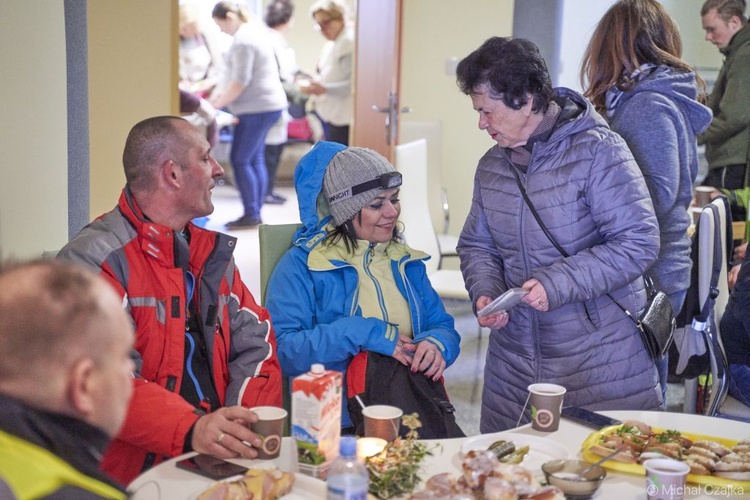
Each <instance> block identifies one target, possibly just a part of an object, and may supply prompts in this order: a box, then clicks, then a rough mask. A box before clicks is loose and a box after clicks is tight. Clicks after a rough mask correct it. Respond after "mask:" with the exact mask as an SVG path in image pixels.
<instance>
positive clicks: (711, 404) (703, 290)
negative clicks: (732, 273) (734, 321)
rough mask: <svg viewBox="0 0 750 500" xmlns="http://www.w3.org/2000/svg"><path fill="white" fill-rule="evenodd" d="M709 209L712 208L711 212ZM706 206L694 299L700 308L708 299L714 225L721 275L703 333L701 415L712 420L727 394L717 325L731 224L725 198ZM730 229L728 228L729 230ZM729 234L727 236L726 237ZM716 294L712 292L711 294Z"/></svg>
mask: <svg viewBox="0 0 750 500" xmlns="http://www.w3.org/2000/svg"><path fill="white" fill-rule="evenodd" d="M709 205H713V207H715V209H714V208H712V207H711V206H709ZM709 205H707V206H706V207H704V208H703V210H702V212H701V216H700V223H699V226H698V227H699V229H698V234H697V237H698V299H699V301H700V303H701V304H703V303H704V302H705V301H706V299H707V298H708V296H709V294H710V293H711V292H712V290H711V274H712V269H713V266H714V258H715V257H716V256H715V255H714V248H715V246H716V241H715V235H716V231H715V228H716V226H717V225H718V226H719V231H718V234H719V235H720V238H721V240H720V241H719V244H718V246H716V248H717V249H718V250H719V252H720V253H721V255H720V256H719V257H718V258H720V259H721V272H720V274H719V283H718V286H717V289H718V295H716V300H715V303H714V313H713V321H712V322H711V327H710V328H709V329H707V330H706V331H704V335H705V336H706V343H707V347H708V351H709V354H710V356H709V357H710V359H711V381H712V382H711V395H710V398H709V400H708V404H705V405H704V408H703V413H704V414H706V415H709V416H715V415H716V414H717V413H718V411H719V408H720V407H721V404H722V402H723V401H724V398H725V397H726V394H727V389H728V385H727V384H728V382H727V370H728V365H727V358H726V354H725V353H724V346H723V345H722V342H721V331H720V329H719V323H720V322H721V317H722V316H723V315H724V310H725V309H726V307H727V302H728V301H729V285H728V283H727V279H726V276H727V258H726V256H727V244H731V237H730V238H729V239H730V241H727V229H728V228H727V225H728V224H729V223H730V222H731V221H729V220H727V214H728V213H729V204H728V201H727V199H726V198H725V197H723V196H722V197H718V198H715V199H714V200H713V201H712V202H711V203H710V204H709ZM729 227H731V226H729ZM729 234H731V233H729ZM714 293H716V290H714Z"/></svg>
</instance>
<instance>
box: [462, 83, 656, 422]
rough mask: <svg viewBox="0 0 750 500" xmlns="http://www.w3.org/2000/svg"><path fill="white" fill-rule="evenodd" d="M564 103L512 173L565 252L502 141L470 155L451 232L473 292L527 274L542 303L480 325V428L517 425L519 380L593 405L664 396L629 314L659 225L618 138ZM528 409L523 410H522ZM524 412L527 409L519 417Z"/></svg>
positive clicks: (644, 403)
mask: <svg viewBox="0 0 750 500" xmlns="http://www.w3.org/2000/svg"><path fill="white" fill-rule="evenodd" d="M556 93H557V96H558V97H557V101H558V102H559V103H560V104H561V105H562V111H561V113H560V117H559V118H558V121H557V123H556V124H555V126H554V128H553V130H552V132H551V134H550V136H549V138H547V139H546V140H543V141H537V142H536V143H534V145H533V150H532V154H531V163H530V164H529V166H528V169H527V171H526V173H522V172H519V175H520V176H521V179H522V182H523V184H524V186H525V189H526V191H527V193H528V196H529V198H530V199H531V201H532V203H533V204H534V206H535V208H536V210H537V212H538V213H539V216H540V218H541V219H542V220H543V221H544V223H545V226H546V227H547V228H548V229H549V231H550V233H551V234H552V235H553V236H554V238H555V239H556V240H557V242H558V243H559V244H560V246H562V247H563V248H564V249H565V250H566V252H567V253H568V254H569V255H570V257H563V256H562V255H561V254H560V252H558V250H557V249H556V248H555V247H554V246H553V244H552V243H551V242H550V240H549V238H547V236H546V235H545V234H544V232H543V231H542V229H541V228H540V226H539V224H538V223H537V222H536V220H535V219H534V217H533V216H532V214H531V211H530V209H529V207H528V206H527V204H526V203H525V201H524V199H523V197H522V195H521V192H520V190H519V187H518V185H517V183H516V180H515V177H514V175H513V173H512V171H511V169H512V168H515V167H514V166H512V164H511V163H510V160H509V158H508V155H507V153H506V151H505V150H504V149H502V148H500V147H499V146H497V145H495V146H494V147H492V148H491V149H490V150H489V151H487V153H486V154H485V155H484V156H483V157H482V158H481V159H480V160H479V165H478V166H477V171H476V174H475V178H474V195H473V199H472V205H471V211H470V213H469V216H468V218H467V219H466V223H465V225H464V227H463V230H462V232H461V235H460V237H459V242H458V247H457V248H458V254H459V256H460V259H461V271H462V272H463V275H464V280H465V281H466V286H467V289H468V290H469V294H470V296H471V298H472V301H476V300H477V298H478V297H480V296H482V295H486V296H488V297H496V296H497V295H500V294H501V293H502V292H504V291H505V290H507V289H508V288H511V287H518V286H521V285H523V283H524V282H526V281H527V280H529V279H531V278H536V279H537V280H539V282H540V283H541V284H542V285H543V286H544V289H545V291H546V292H547V298H548V301H549V311H547V312H538V311H536V310H535V309H532V308H530V307H528V306H526V305H525V304H520V305H518V306H515V307H514V308H513V309H511V310H510V312H509V322H508V324H507V325H506V326H505V327H504V328H502V329H499V330H492V332H491V333H490V344H489V347H488V351H487V363H486V365H485V372H484V389H483V394H482V416H481V421H480V430H481V432H482V433H488V432H496V431H501V430H504V429H508V428H511V427H515V425H516V422H517V421H518V420H519V417H520V415H521V412H522V409H523V407H524V402H525V401H526V397H527V395H528V391H527V386H528V385H529V384H532V383H535V382H551V383H556V384H560V385H562V386H564V387H566V388H567V393H566V394H565V398H564V404H565V405H566V406H567V405H574V406H584V407H587V408H589V409H592V410H616V409H622V410H625V409H628V410H639V409H641V410H654V409H659V408H660V407H661V406H662V397H661V391H660V389H659V388H658V380H657V372H656V368H655V366H654V363H653V362H652V361H651V359H650V357H649V355H648V353H647V352H646V349H645V347H644V344H643V342H642V340H641V338H640V336H639V333H638V330H637V328H636V326H635V324H634V322H633V321H631V320H630V319H628V317H627V316H626V315H625V313H624V312H623V311H622V310H620V309H619V308H618V307H617V305H615V303H614V302H612V299H610V298H609V297H608V296H607V293H609V294H611V295H612V297H613V298H614V299H615V300H617V301H618V302H619V303H620V304H622V306H623V307H625V308H627V309H629V310H630V311H632V312H634V313H636V314H637V313H638V312H640V311H641V309H643V306H644V304H645V301H646V296H645V290H644V287H643V280H642V279H641V276H642V274H643V273H644V272H645V271H646V269H648V267H649V266H650V265H651V264H652V263H653V262H654V260H655V259H656V256H657V254H658V252H659V226H658V224H657V221H656V217H655V216H654V208H653V205H652V203H651V198H650V197H649V194H648V190H647V188H646V184H645V182H644V181H643V176H642V175H641V172H640V170H639V169H638V165H636V163H635V161H634V160H633V156H632V155H631V153H630V151H629V150H628V147H627V145H626V144H625V141H623V139H622V138H621V137H620V136H618V135H617V134H615V133H614V132H612V131H611V130H610V129H609V127H608V126H607V124H606V122H605V121H604V119H603V118H602V117H601V116H600V115H599V114H598V113H597V112H596V111H595V110H594V108H593V107H592V106H591V104H590V103H588V101H586V100H585V99H583V97H582V96H580V94H577V93H576V92H573V91H572V90H568V89H557V90H556ZM528 414H529V413H528V408H527V413H526V415H528ZM526 422H528V416H527V417H525V418H523V419H521V423H526Z"/></svg>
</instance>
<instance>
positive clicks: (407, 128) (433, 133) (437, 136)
mask: <svg viewBox="0 0 750 500" xmlns="http://www.w3.org/2000/svg"><path fill="white" fill-rule="evenodd" d="M400 133H401V139H402V141H403V143H404V144H406V143H409V142H412V141H416V140H418V139H425V140H426V141H427V172H428V173H427V192H428V193H431V194H432V196H429V195H428V203H429V205H428V209H429V210H430V212H431V213H432V220H433V221H439V220H440V219H439V218H438V217H441V218H442V227H440V228H436V231H435V232H436V233H437V238H438V244H439V247H440V254H439V255H440V259H439V262H438V267H441V268H442V263H443V258H444V257H458V252H457V251H456V245H457V244H458V237H457V236H454V235H452V234H448V228H449V226H450V206H449V204H448V193H447V192H446V190H445V188H444V187H443V186H442V182H441V178H440V157H441V154H442V153H441V142H442V126H441V123H440V121H439V120H405V121H402V122H401V131H400ZM436 193H439V194H440V209H439V211H438V210H437V206H438V205H437V204H436V203H435V198H436V196H435V194H436Z"/></svg>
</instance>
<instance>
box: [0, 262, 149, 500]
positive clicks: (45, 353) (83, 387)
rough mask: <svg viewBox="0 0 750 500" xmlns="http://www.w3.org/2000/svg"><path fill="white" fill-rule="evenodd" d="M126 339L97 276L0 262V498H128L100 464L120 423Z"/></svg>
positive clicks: (126, 384) (124, 323)
mask: <svg viewBox="0 0 750 500" xmlns="http://www.w3.org/2000/svg"><path fill="white" fill-rule="evenodd" d="M133 338H134V337H133V328H132V326H131V322H130V318H129V317H128V315H127V314H126V313H125V311H124V309H123V307H122V301H121V300H120V298H119V297H118V296H117V294H116V293H115V291H114V290H113V289H112V287H111V286H110V285H109V284H108V283H107V282H106V281H105V280H104V279H103V278H100V277H99V276H98V275H96V273H94V272H92V271H90V270H88V269H86V268H84V267H83V266H80V265H78V264H72V263H66V262H62V261H34V262H29V263H25V264H17V265H5V266H1V265H0V498H3V499H5V498H55V499H68V498H70V499H89V498H125V494H124V492H123V490H122V488H121V487H120V486H119V485H118V484H117V483H116V482H115V481H113V480H112V479H110V478H109V477H107V476H106V475H105V474H104V473H103V472H101V470H100V469H99V464H100V461H101V457H102V454H103V453H104V449H105V448H106V446H107V445H108V443H109V442H110V440H111V439H112V438H113V437H114V436H115V434H117V432H118V431H119V430H120V427H121V426H122V423H123V421H124V420H125V414H126V412H127V408H128V401H129V400H130V396H131V393H132V384H133V383H132V376H133V375H132V373H133V370H134V368H135V366H134V364H133V361H132V360H131V358H130V351H131V348H132V346H133Z"/></svg>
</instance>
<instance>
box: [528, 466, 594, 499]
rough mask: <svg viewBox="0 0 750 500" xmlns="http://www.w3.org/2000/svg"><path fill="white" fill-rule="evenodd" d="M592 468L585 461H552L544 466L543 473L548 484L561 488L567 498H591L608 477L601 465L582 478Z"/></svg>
mask: <svg viewBox="0 0 750 500" xmlns="http://www.w3.org/2000/svg"><path fill="white" fill-rule="evenodd" d="M590 466H591V464H590V463H588V462H584V461H583V460H552V461H550V462H546V463H545V464H543V465H542V471H543V472H544V476H545V477H546V478H547V483H548V484H549V485H551V486H557V487H558V488H560V490H561V491H562V492H563V493H564V494H565V497H566V498H590V497H591V496H592V495H593V494H594V493H595V492H596V490H598V489H599V486H600V485H601V484H602V481H604V478H605V477H607V471H606V470H605V469H604V467H602V466H601V465H597V466H596V467H594V468H593V469H591V470H590V471H588V472H586V474H585V475H584V476H581V475H580V473H581V472H583V471H584V469H586V468H588V467H590Z"/></svg>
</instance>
